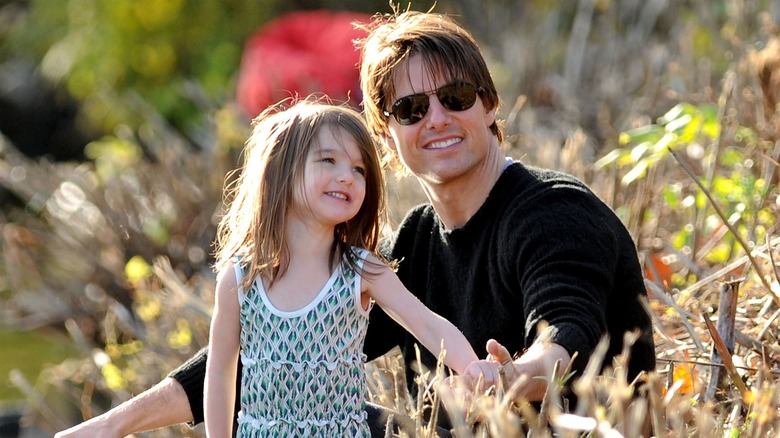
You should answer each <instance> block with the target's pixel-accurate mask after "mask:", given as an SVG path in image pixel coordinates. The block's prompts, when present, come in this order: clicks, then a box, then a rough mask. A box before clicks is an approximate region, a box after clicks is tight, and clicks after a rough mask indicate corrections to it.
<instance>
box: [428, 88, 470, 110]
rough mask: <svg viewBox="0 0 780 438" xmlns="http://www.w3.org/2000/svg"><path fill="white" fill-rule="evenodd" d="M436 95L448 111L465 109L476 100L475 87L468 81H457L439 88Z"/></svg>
mask: <svg viewBox="0 0 780 438" xmlns="http://www.w3.org/2000/svg"><path fill="white" fill-rule="evenodd" d="M436 97H437V98H438V99H439V102H441V104H442V106H443V107H444V108H447V109H448V110H450V111H466V110H467V109H469V108H471V107H472V106H474V102H476V101H477V89H476V88H475V87H474V86H473V85H471V84H469V83H466V82H459V83H456V84H452V85H447V86H445V87H441V88H439V90H438V91H437V92H436Z"/></svg>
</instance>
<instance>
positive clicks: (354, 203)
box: [292, 126, 366, 227]
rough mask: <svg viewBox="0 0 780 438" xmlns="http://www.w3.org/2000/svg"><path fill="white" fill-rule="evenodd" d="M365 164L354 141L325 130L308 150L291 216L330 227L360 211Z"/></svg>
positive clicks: (340, 131) (333, 129)
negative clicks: (297, 216) (294, 215)
mask: <svg viewBox="0 0 780 438" xmlns="http://www.w3.org/2000/svg"><path fill="white" fill-rule="evenodd" d="M365 174H366V172H365V164H364V163H363V156H362V154H361V153H360V148H359V147H358V144H357V142H356V141H355V139H354V138H353V137H352V135H350V134H349V133H348V132H347V131H346V130H344V129H342V128H339V127H330V126H324V127H322V128H321V129H320V131H319V132H318V133H317V136H316V137H315V140H314V143H313V144H312V145H311V148H309V154H308V157H307V159H306V166H305V168H304V172H303V181H302V183H301V184H299V186H298V188H297V190H295V193H294V195H293V209H292V212H293V214H298V215H299V216H300V217H301V218H309V219H314V220H315V221H316V222H318V223H319V224H321V225H323V226H327V227H333V226H336V225H338V224H340V223H342V222H346V221H348V220H350V219H352V218H353V217H355V215H356V214H357V213H358V211H360V207H361V205H363V199H364V198H365V196H366V179H365Z"/></svg>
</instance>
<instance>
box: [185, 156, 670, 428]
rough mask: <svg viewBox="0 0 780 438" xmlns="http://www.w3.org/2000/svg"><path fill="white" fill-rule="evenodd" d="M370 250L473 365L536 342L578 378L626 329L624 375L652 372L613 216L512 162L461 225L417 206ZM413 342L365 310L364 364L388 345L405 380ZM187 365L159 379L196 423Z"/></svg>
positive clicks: (647, 329)
mask: <svg viewBox="0 0 780 438" xmlns="http://www.w3.org/2000/svg"><path fill="white" fill-rule="evenodd" d="M382 252H383V254H385V256H386V257H388V258H389V259H394V260H398V261H399V269H398V276H399V278H400V279H401V281H402V282H403V283H404V285H406V287H407V288H408V289H409V290H410V291H412V293H414V294H415V295H417V296H418V297H419V298H420V300H421V301H422V302H423V303H424V304H425V305H426V306H428V307H429V308H431V309H432V310H433V311H435V312H436V313H438V314H440V315H441V316H443V317H445V318H447V319H448V320H450V321H451V322H452V323H453V324H454V325H455V326H456V327H458V328H459V329H460V330H461V331H462V332H463V333H464V335H465V336H466V338H467V339H468V340H469V341H470V343H471V345H472V347H473V348H474V350H475V351H476V352H477V354H478V355H480V356H483V357H484V355H485V354H486V353H485V344H486V343H487V340H488V339H490V338H495V339H496V340H498V341H499V342H501V343H502V344H503V345H504V346H506V347H507V348H508V349H509V351H510V352H513V353H514V352H522V351H523V350H524V349H526V348H528V347H529V346H530V345H531V343H533V341H534V340H535V339H536V338H537V336H539V335H542V336H545V337H547V338H548V339H550V340H551V341H553V342H555V343H557V344H559V345H561V346H562V347H564V348H565V349H566V350H567V351H568V352H569V354H571V355H573V354H574V353H575V352H578V356H577V359H576V360H575V362H574V369H575V370H577V371H581V370H582V369H583V368H584V365H585V363H586V362H587V360H588V358H589V357H590V354H591V353H592V351H593V349H594V348H595V346H596V344H597V343H598V341H599V340H600V338H601V337H602V336H604V335H609V336H610V346H609V351H608V359H607V360H606V361H605V363H607V364H609V363H610V360H609V358H611V357H612V356H615V355H617V354H619V353H620V351H621V348H622V340H623V334H624V333H625V332H626V331H630V330H633V329H638V330H639V331H640V333H641V336H640V338H639V340H638V341H637V343H636V344H635V345H634V347H633V349H632V352H631V361H630V363H629V376H628V377H629V379H633V377H635V376H636V375H637V374H638V373H639V372H640V371H642V370H653V369H654V368H655V348H654V345H653V338H652V326H651V320H650V317H649V315H648V314H647V312H646V311H645V309H644V306H643V305H642V303H641V299H642V298H643V297H645V296H646V292H645V287H644V283H643V279H642V271H641V267H640V264H639V261H638V259H637V253H636V248H635V246H634V242H633V240H632V239H631V236H630V235H629V233H628V231H627V230H626V228H625V227H624V226H623V224H622V223H621V222H620V220H619V218H618V217H617V216H616V215H615V214H614V212H613V211H612V210H611V209H610V208H609V207H608V206H607V205H605V204H604V203H603V202H602V201H601V200H600V199H599V198H598V197H597V196H596V195H594V194H593V193H592V192H591V191H590V190H589V189H588V188H587V187H586V186H585V185H584V184H583V183H581V182H580V181H578V180H576V179H575V178H573V177H571V176H568V175H565V174H562V173H559V172H554V171H550V170H543V169H537V168H532V167H527V166H524V165H522V164H520V163H514V164H512V165H511V166H509V167H508V168H507V169H506V170H505V171H504V173H503V174H502V175H501V177H500V178H499V180H498V181H497V182H496V184H495V186H494V187H493V189H492V190H491V192H490V194H489V196H488V198H487V200H486V201H485V203H484V204H483V205H482V206H481V207H480V209H479V210H478V211H477V212H476V213H475V214H474V216H473V217H472V218H471V219H470V220H469V221H468V222H467V223H466V224H465V225H464V226H463V227H461V228H458V229H455V230H451V231H448V230H446V229H445V228H444V226H443V225H442V223H441V221H440V220H439V218H438V216H437V215H436V213H435V212H434V210H433V208H432V207H431V206H430V205H428V204H426V205H421V206H419V207H417V208H415V209H413V210H412V211H411V212H410V213H409V214H408V215H407V217H406V218H405V219H404V221H403V222H402V224H401V226H400V227H399V228H398V230H397V232H396V233H395V235H394V236H392V238H391V239H389V240H387V241H385V242H384V243H383V246H382ZM540 321H546V322H547V323H548V325H549V326H548V329H547V330H546V331H545V332H544V333H543V334H540V333H537V330H536V328H537V325H538V323H539V322H540ZM414 343H415V340H414V338H413V336H412V335H411V334H409V333H407V332H406V331H404V330H403V329H402V328H401V327H400V326H398V325H397V324H396V323H395V322H394V321H393V320H391V319H390V318H389V317H388V316H387V315H386V314H385V313H384V312H383V311H382V309H381V308H379V307H377V308H375V309H374V310H372V312H371V317H370V324H369V329H368V335H367V337H366V341H365V353H366V354H367V356H368V358H369V359H372V358H375V357H378V356H380V355H382V354H384V353H386V352H387V351H389V350H390V349H391V348H392V347H394V346H396V345H398V346H400V347H401V351H402V353H403V354H404V358H405V361H406V364H407V376H408V377H409V379H410V381H411V378H412V377H413V372H412V371H410V370H412V369H413V368H411V365H412V364H413V363H414V362H415V361H416V356H415V353H414ZM420 350H421V352H422V362H423V364H424V365H426V366H427V367H430V368H433V367H435V363H436V359H435V357H434V356H433V355H431V354H430V353H428V352H427V351H426V350H425V349H424V348H421V349H420ZM480 352H481V353H480ZM194 359H195V360H191V361H189V362H188V363H187V364H185V365H183V366H182V367H180V368H179V369H177V370H175V371H174V372H173V373H171V376H172V377H174V378H175V379H177V380H178V381H179V382H180V383H181V384H182V386H183V387H184V389H185V391H186V392H187V396H188V397H189V400H190V406H191V407H192V411H193V415H194V416H195V421H196V422H199V421H201V420H202V418H203V413H202V398H203V379H204V375H205V352H204V351H202V352H201V353H200V354H199V356H198V357H197V358H194Z"/></svg>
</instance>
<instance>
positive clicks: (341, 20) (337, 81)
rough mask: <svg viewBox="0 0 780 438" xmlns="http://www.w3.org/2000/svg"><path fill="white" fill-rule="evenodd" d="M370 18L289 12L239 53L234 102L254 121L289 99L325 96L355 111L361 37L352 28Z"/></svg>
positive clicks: (362, 32) (342, 13) (261, 30)
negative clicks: (313, 95)
mask: <svg viewBox="0 0 780 438" xmlns="http://www.w3.org/2000/svg"><path fill="white" fill-rule="evenodd" d="M370 18H371V17H370V16H368V15H365V14H360V13H355V12H331V11H323V10H314V11H300V12H292V13H289V14H286V15H283V16H281V17H279V18H277V19H275V20H273V21H271V22H270V23H268V24H267V25H266V26H264V27H263V28H262V29H260V30H259V31H258V32H256V33H255V34H254V35H252V36H251V37H250V38H249V40H247V42H246V45H245V47H244V53H243V55H242V59H241V70H240V72H239V77H238V89H237V96H236V100H237V101H238V104H239V105H240V106H241V108H243V110H244V111H246V113H247V115H249V116H251V117H254V116H255V115H257V114H258V113H260V112H261V111H262V110H263V109H265V108H266V107H267V106H268V105H271V104H273V103H276V102H278V101H279V100H282V99H284V98H287V97H290V96H296V95H297V96H300V97H304V96H307V95H309V94H311V93H324V94H326V95H328V96H329V97H330V98H331V99H333V100H334V101H336V102H347V100H349V104H350V105H352V106H354V107H357V106H358V105H359V103H360V102H361V100H362V97H361V94H360V84H359V72H358V62H359V60H360V52H359V51H358V50H357V49H356V48H355V45H354V43H353V40H355V39H359V38H364V37H365V36H366V33H365V31H363V30H359V29H355V27H354V26H353V24H352V23H354V22H360V23H368V21H369V20H370Z"/></svg>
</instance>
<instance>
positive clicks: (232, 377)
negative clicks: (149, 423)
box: [203, 263, 241, 438]
mask: <svg viewBox="0 0 780 438" xmlns="http://www.w3.org/2000/svg"><path fill="white" fill-rule="evenodd" d="M237 295H238V285H237V282H236V275H235V271H234V267H233V263H228V264H227V266H225V268H224V269H223V270H222V271H220V273H219V274H218V275H217V290H216V300H215V301H216V302H215V304H214V313H213V314H212V317H211V334H210V336H209V354H208V360H207V362H206V382H205V395H204V397H203V403H204V414H205V420H206V435H207V436H210V437H215V438H216V437H229V436H231V435H232V433H233V432H232V431H233V409H234V406H233V405H234V403H235V396H236V394H235V392H236V366H237V363H238V349H239V335H240V331H241V323H240V321H239V308H238V297H237Z"/></svg>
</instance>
